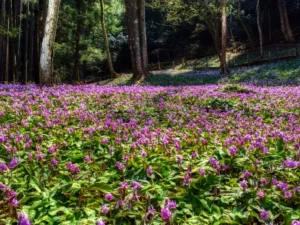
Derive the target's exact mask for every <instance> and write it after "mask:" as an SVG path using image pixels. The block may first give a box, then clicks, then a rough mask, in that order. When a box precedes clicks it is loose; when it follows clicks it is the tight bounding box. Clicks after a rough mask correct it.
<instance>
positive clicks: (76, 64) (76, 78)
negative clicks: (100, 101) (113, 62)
mask: <svg viewBox="0 0 300 225" xmlns="http://www.w3.org/2000/svg"><path fill="white" fill-rule="evenodd" d="M76 8H77V28H76V37H75V51H74V67H73V76H72V77H71V81H79V80H80V32H81V0H76Z"/></svg>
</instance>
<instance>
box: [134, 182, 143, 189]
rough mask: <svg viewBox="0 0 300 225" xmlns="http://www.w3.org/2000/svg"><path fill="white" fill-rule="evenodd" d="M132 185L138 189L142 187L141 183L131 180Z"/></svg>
mask: <svg viewBox="0 0 300 225" xmlns="http://www.w3.org/2000/svg"><path fill="white" fill-rule="evenodd" d="M132 187H133V188H134V189H136V190H138V189H141V188H142V185H141V184H140V183H139V182H137V181H133V182H132Z"/></svg>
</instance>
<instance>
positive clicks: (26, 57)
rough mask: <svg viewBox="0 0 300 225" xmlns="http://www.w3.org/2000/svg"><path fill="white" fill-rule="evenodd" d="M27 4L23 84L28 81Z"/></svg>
mask: <svg viewBox="0 0 300 225" xmlns="http://www.w3.org/2000/svg"><path fill="white" fill-rule="evenodd" d="M28 25H29V2H27V6H26V22H25V52H24V65H25V68H24V83H25V84H27V79H28V40H29V29H28V28H29V27H28Z"/></svg>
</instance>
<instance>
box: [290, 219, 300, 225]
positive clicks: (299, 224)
mask: <svg viewBox="0 0 300 225" xmlns="http://www.w3.org/2000/svg"><path fill="white" fill-rule="evenodd" d="M291 225H300V221H298V220H293V221H292V223H291Z"/></svg>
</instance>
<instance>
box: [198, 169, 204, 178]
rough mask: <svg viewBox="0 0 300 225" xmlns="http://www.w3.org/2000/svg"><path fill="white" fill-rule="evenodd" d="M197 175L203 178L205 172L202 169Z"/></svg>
mask: <svg viewBox="0 0 300 225" xmlns="http://www.w3.org/2000/svg"><path fill="white" fill-rule="evenodd" d="M199 174H200V175H201V176H202V177H203V176H205V170H204V169H200V170H199Z"/></svg>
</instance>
